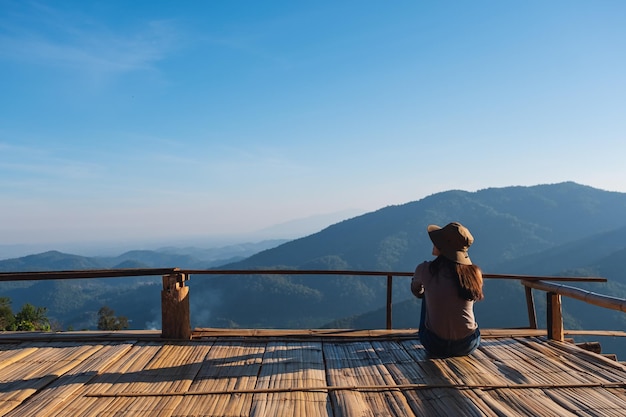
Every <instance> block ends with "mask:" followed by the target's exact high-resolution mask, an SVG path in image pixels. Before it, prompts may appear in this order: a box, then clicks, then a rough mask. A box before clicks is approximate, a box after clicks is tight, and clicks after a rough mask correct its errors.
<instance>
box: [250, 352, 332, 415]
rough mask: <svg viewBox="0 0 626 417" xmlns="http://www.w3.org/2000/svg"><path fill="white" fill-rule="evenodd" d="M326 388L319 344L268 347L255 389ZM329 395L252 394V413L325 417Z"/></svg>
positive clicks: (329, 409) (314, 393) (327, 412)
mask: <svg viewBox="0 0 626 417" xmlns="http://www.w3.org/2000/svg"><path fill="white" fill-rule="evenodd" d="M325 386H326V375H325V372H324V360H323V355H322V345H321V343H319V342H314V341H312V342H308V343H301V342H295V343H289V342H287V343H285V342H272V343H269V344H268V345H267V349H266V351H265V355H264V356H263V363H262V367H261V370H260V373H259V378H258V381H257V384H256V387H255V388H256V389H261V390H262V389H273V388H277V389H291V388H316V387H325ZM331 412H332V411H331V404H330V399H329V396H328V393H327V392H325V391H321V392H280V393H278V392H277V393H262V394H255V395H254V403H253V406H252V410H251V414H252V415H254V416H267V417H273V416H277V415H298V416H300V415H301V416H312V417H315V416H326V415H329V414H330V413H331Z"/></svg>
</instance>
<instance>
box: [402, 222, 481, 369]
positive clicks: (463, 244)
mask: <svg viewBox="0 0 626 417" xmlns="http://www.w3.org/2000/svg"><path fill="white" fill-rule="evenodd" d="M428 236H429V237H430V240H431V241H432V242H433V255H434V256H436V257H437V258H436V259H435V260H434V261H430V262H428V261H427V262H423V263H421V264H420V265H418V266H417V268H415V274H414V275H413V280H412V281H411V291H412V292H413V294H414V295H415V296H416V297H418V298H422V314H421V318H420V329H419V335H420V340H421V342H422V344H423V345H424V348H425V349H426V351H427V352H428V353H429V354H430V355H431V356H433V357H439V358H442V357H450V356H464V355H469V354H470V353H472V352H473V351H474V350H476V348H477V347H478V345H479V344H480V330H479V329H478V324H477V323H476V320H475V319H474V302H475V301H478V300H481V299H482V298H483V290H482V288H483V275H482V272H481V270H480V268H479V267H478V266H476V265H473V264H472V261H471V260H470V258H469V255H468V253H467V250H468V249H469V247H470V245H471V244H472V243H473V242H474V238H473V237H472V235H471V233H470V231H469V230H468V229H467V228H466V227H464V226H463V225H462V224H460V223H457V222H453V223H450V224H448V225H446V226H445V227H443V228H441V227H439V226H435V225H430V226H428Z"/></svg>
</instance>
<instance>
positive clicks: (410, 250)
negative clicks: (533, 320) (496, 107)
mask: <svg viewBox="0 0 626 417" xmlns="http://www.w3.org/2000/svg"><path fill="white" fill-rule="evenodd" d="M625 214H626V194H624V193H614V192H607V191H603V190H598V189H594V188H591V187H587V186H583V185H579V184H575V183H571V182H567V183H561V184H553V185H540V186H534V187H505V188H492V189H486V190H480V191H477V192H465V191H458V190H453V191H446V192H442V193H438V194H434V195H431V196H428V197H426V198H423V199H421V200H419V201H413V202H409V203H406V204H403V205H398V206H389V207H385V208H382V209H380V210H377V211H375V212H371V213H367V214H364V215H362V216H358V217H355V218H352V219H349V220H345V221H343V222H340V223H337V224H334V225H330V226H329V227H327V228H326V229H324V230H321V231H320V232H318V233H315V234H313V235H310V236H306V237H303V238H300V239H297V240H293V241H290V242H286V243H283V244H281V245H279V246H277V247H273V248H270V249H266V250H262V251H260V252H259V253H257V254H255V255H253V256H250V257H248V258H245V259H243V260H240V261H238V262H231V263H228V264H227V265H225V266H223V268H229V269H258V268H264V269H267V268H289V269H316V270H318V269H321V270H346V269H352V270H381V271H412V270H413V269H414V268H415V265H416V264H417V263H419V262H421V261H423V260H427V259H430V258H431V255H430V252H431V243H430V241H429V239H428V236H427V234H426V226H427V225H428V224H431V223H435V224H440V225H444V224H446V223H448V222H450V221H460V222H461V223H463V224H465V225H466V226H468V227H469V228H470V229H471V231H472V233H473V235H474V237H475V240H476V241H475V244H474V245H473V246H472V248H471V249H470V254H471V257H472V260H473V261H474V262H475V263H476V264H478V265H480V266H481V267H482V268H483V270H484V271H485V272H487V273H518V274H541V275H564V274H566V275H594V276H597V275H600V276H605V277H607V278H609V280H610V282H609V283H608V284H593V286H592V287H590V288H592V289H593V290H594V291H596V292H600V293H602V292H605V293H610V294H612V295H615V296H620V297H626V274H624V272H623V270H622V265H621V264H622V261H623V260H624V259H625V256H626V252H625V251H626V239H624V238H623V236H624V232H626V215H625ZM61 259H64V261H63V262H62V261H61ZM120 265H122V266H123V265H136V266H151V267H182V268H196V267H198V266H201V267H210V266H209V265H208V264H207V263H204V264H203V263H202V262H199V263H198V262H196V261H195V260H194V258H193V256H191V255H188V254H185V253H184V252H182V251H180V250H178V251H171V250H170V251H168V252H167V253H161V254H159V253H146V252H143V251H141V252H140V251H135V252H129V253H126V254H124V255H123V256H120V257H117V258H109V259H106V258H82V257H76V256H73V255H64V254H59V253H58V252H56V253H55V252H51V253H47V254H42V255H37V256H34V257H24V258H19V259H14V260H6V261H0V269H1V270H5V271H6V270H15V271H17V270H45V269H82V268H102V267H108V268H110V267H116V266H120ZM202 265H204V266H202ZM211 266H214V265H211ZM408 280H409V279H408V278H405V279H400V278H396V279H395V281H394V303H395V310H394V325H395V326H396V327H415V326H417V310H418V307H419V303H418V302H416V301H415V300H413V299H412V296H411V295H410V293H409V291H408ZM385 284H386V280H385V279H384V278H376V277H365V278H356V277H352V276H349V277H346V276H275V275H268V276H253V275H250V276H242V277H237V276H231V275H224V276H192V277H191V280H190V282H189V286H190V287H191V304H192V325H193V326H228V327H230V326H233V327H322V326H328V325H337V324H338V323H340V324H342V325H344V326H348V327H382V326H383V325H384V314H381V313H380V309H382V308H383V307H384V304H385ZM160 285H161V284H160V280H159V279H128V280H121V281H117V282H113V281H111V282H105V283H100V282H98V283H96V282H94V281H81V282H48V283H43V282H39V283H34V284H32V285H31V287H30V288H16V286H15V285H13V286H11V285H8V284H5V285H4V286H3V287H2V288H3V291H2V294H1V295H6V296H9V297H11V298H12V299H14V300H20V301H29V302H31V303H33V304H35V305H44V306H47V307H49V309H50V310H49V311H50V315H51V316H52V317H53V318H55V319H57V320H58V321H59V322H61V323H62V324H63V325H64V326H67V325H72V326H73V327H75V328H80V327H82V326H84V325H85V323H90V321H89V320H90V319H89V318H90V317H91V319H93V317H94V316H95V313H96V312H97V310H98V309H99V308H100V307H101V306H102V305H103V304H106V305H108V306H110V307H111V308H113V309H114V310H115V311H116V312H117V313H118V314H123V315H125V316H127V317H128V318H129V319H130V325H131V328H145V327H159V325H160V323H159V319H160V304H159V303H160V296H159V292H160V289H161V288H160ZM588 287H589V286H588ZM485 292H486V299H485V301H483V302H481V303H479V305H478V306H477V315H478V319H479V321H480V324H481V325H482V326H484V327H507V326H508V327H514V326H524V325H526V324H527V323H526V321H527V318H526V307H525V302H524V298H523V289H522V287H521V285H520V284H519V283H518V282H516V281H513V282H501V281H494V280H489V281H487V282H486V284H485ZM403 301H406V302H405V303H403ZM538 301H539V313H540V314H541V308H542V305H543V299H538ZM572 305H574V307H572V308H571V309H568V301H566V304H565V314H566V318H567V321H566V326H567V327H585V328H592V327H596V328H613V329H624V328H626V325H625V324H626V321H625V315H624V314H623V313H617V312H606V311H603V310H601V309H599V308H595V307H590V308H588V307H586V306H585V307H581V306H578V305H577V304H572ZM15 307H16V308H17V307H19V304H18V305H15ZM91 322H93V320H92V321H91Z"/></svg>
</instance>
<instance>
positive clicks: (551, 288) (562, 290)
mask: <svg viewBox="0 0 626 417" xmlns="http://www.w3.org/2000/svg"><path fill="white" fill-rule="evenodd" d="M522 284H523V285H524V286H526V287H529V288H534V289H536V290H541V291H546V292H550V293H554V294H559V295H563V296H566V297H570V298H575V299H577V300H580V301H584V302H586V303H588V304H592V305H595V306H598V307H604V308H608V309H611V310H618V311H623V312H626V299H623V298H618V297H612V296H610V295H603V294H597V293H595V292H591V291H586V290H583V289H580V288H575V287H570V286H567V285H563V284H552V283H549V282H541V281H525V280H522Z"/></svg>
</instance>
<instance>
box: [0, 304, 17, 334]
mask: <svg viewBox="0 0 626 417" xmlns="http://www.w3.org/2000/svg"><path fill="white" fill-rule="evenodd" d="M13 323H15V316H14V315H13V310H12V309H11V299H10V298H9V297H0V330H11V328H12V327H13Z"/></svg>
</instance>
